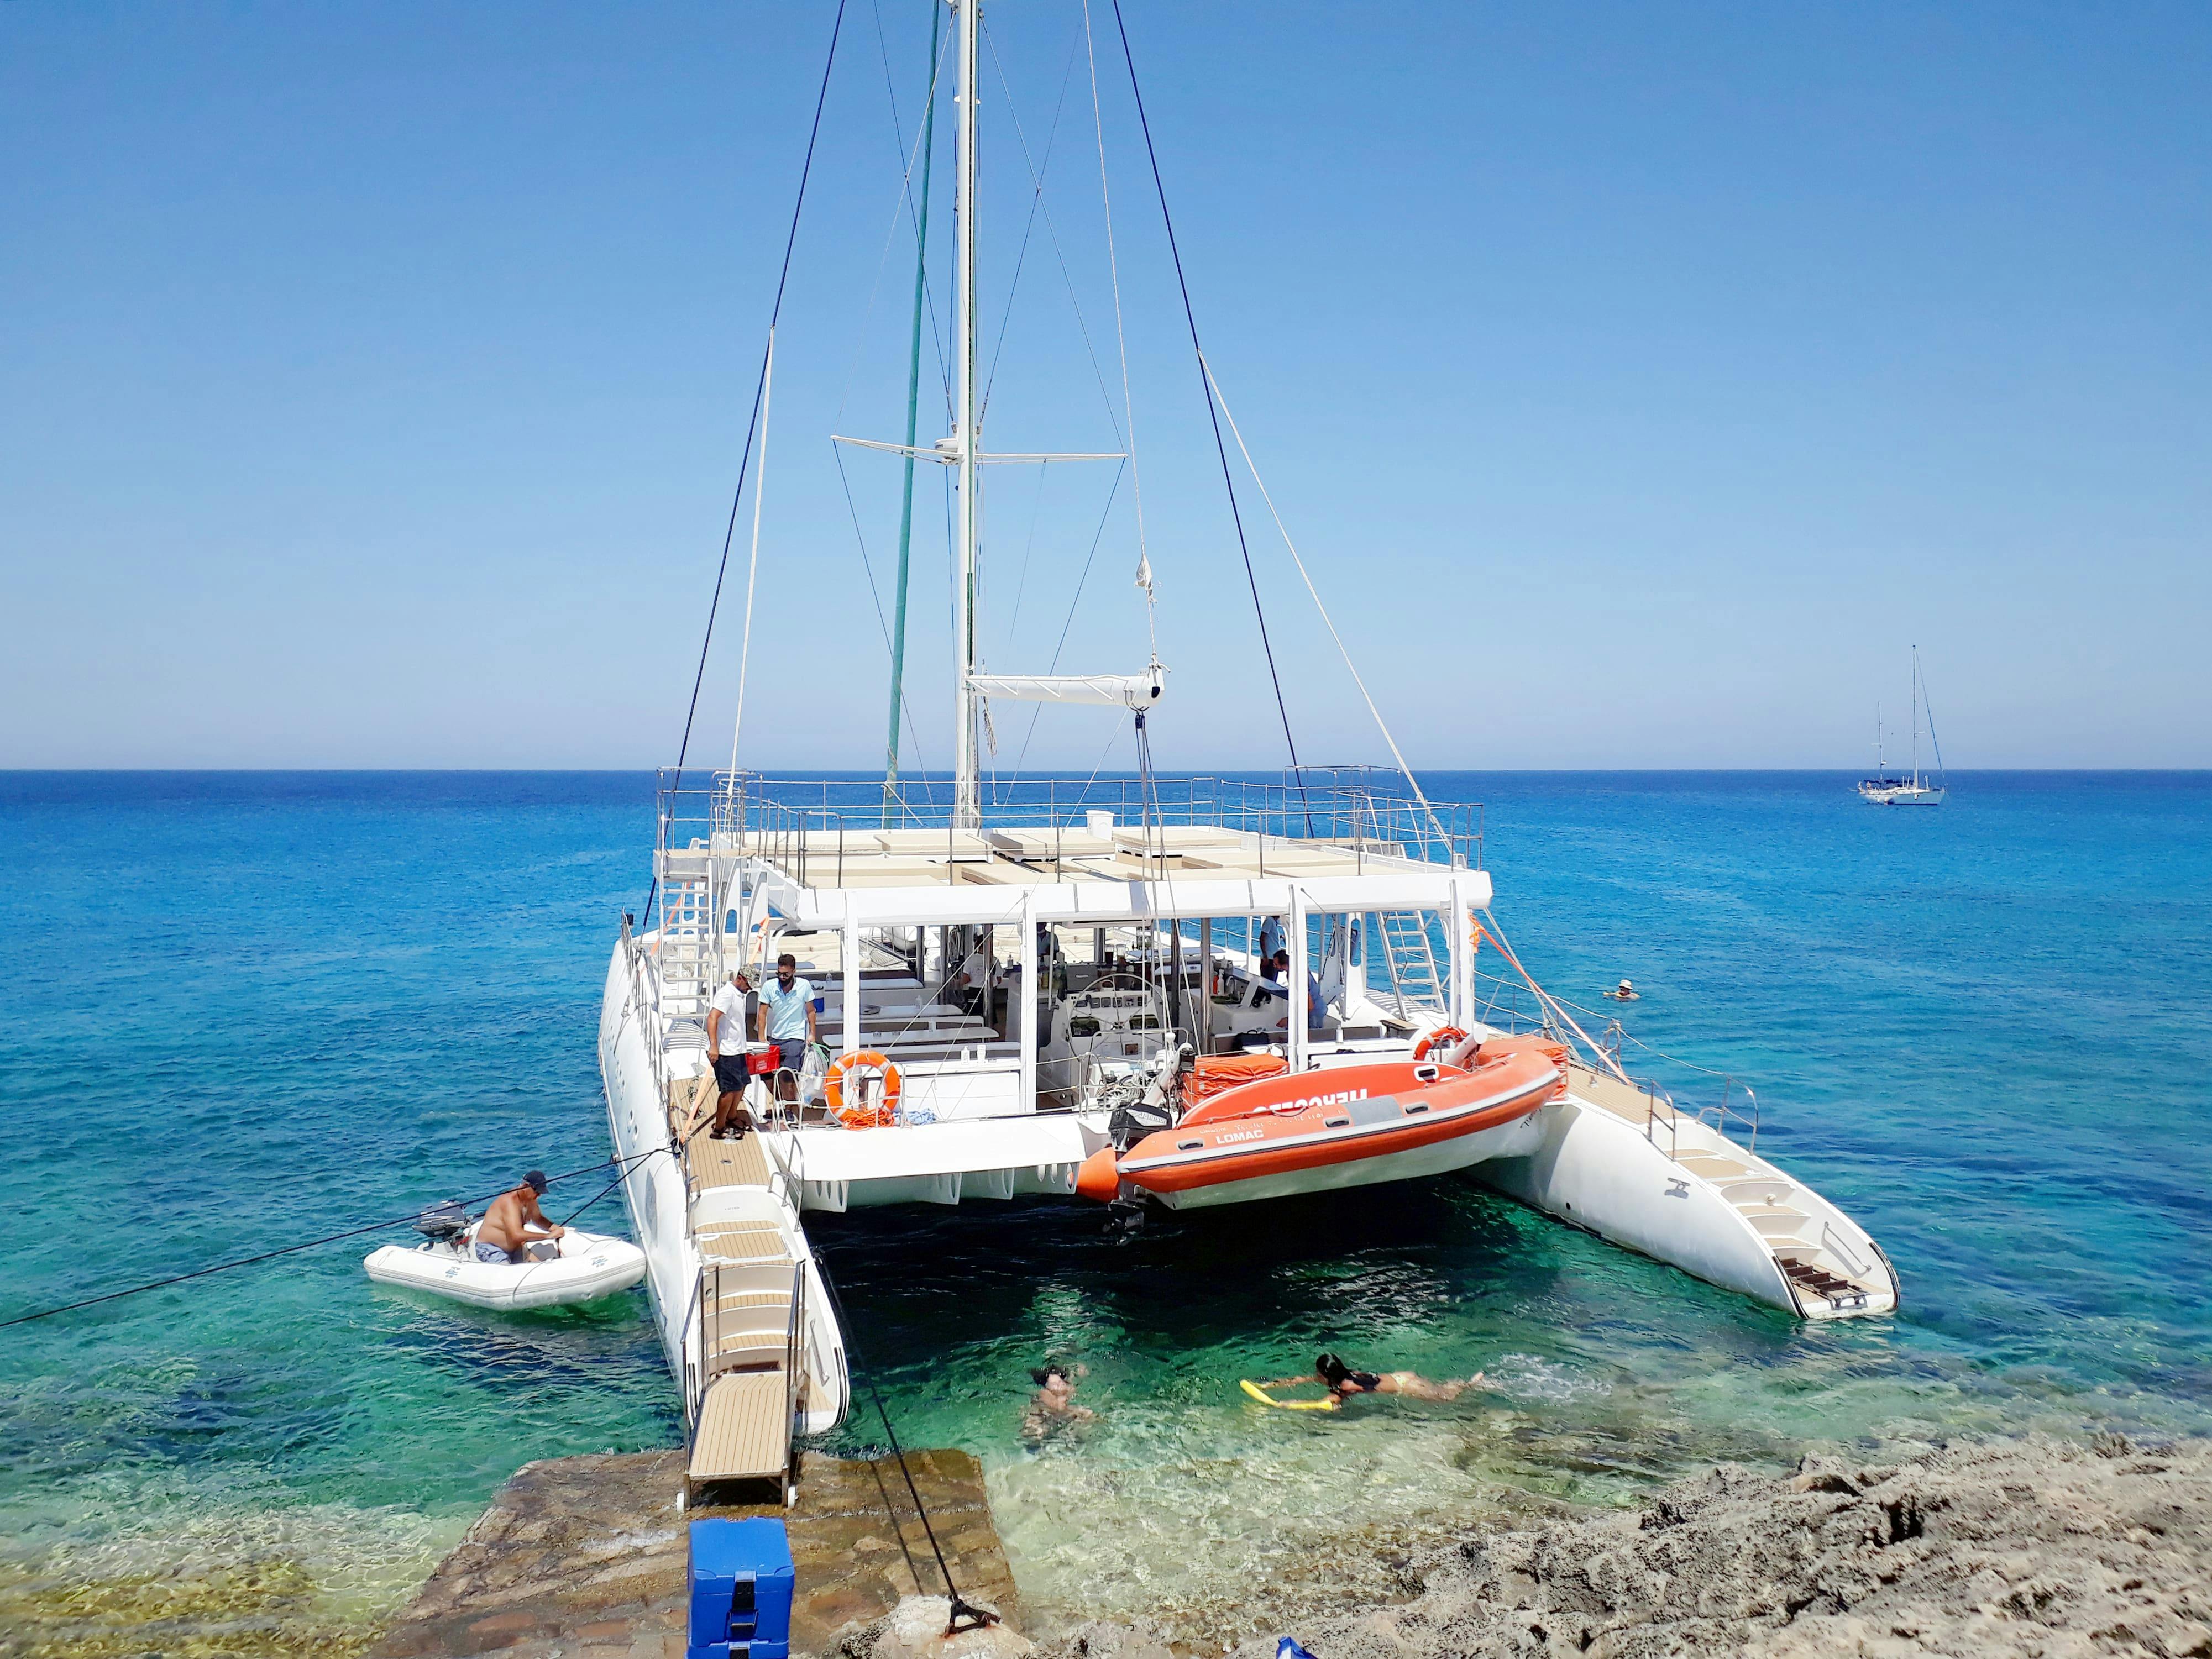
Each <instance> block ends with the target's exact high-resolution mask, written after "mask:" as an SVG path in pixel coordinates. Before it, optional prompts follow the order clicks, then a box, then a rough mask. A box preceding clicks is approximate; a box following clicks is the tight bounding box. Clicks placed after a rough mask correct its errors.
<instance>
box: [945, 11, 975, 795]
mask: <svg viewBox="0 0 2212 1659" xmlns="http://www.w3.org/2000/svg"><path fill="white" fill-rule="evenodd" d="M951 3H952V5H953V7H954V9H955V10H956V11H957V12H958V14H959V18H960V33H959V40H958V49H959V53H960V73H959V83H958V85H957V87H956V88H955V89H954V101H955V104H956V106H957V108H958V110H959V112H960V120H959V146H960V155H959V166H958V167H957V169H956V173H957V186H956V191H955V198H954V203H953V212H954V216H955V217H956V218H957V221H958V226H959V236H958V253H957V266H958V269H957V271H956V272H955V280H954V289H955V291H956V293H957V295H958V299H957V307H956V311H957V318H956V325H955V333H954V337H953V346H954V355H955V356H957V359H958V371H959V374H958V396H959V409H958V412H957V420H956V425H955V428H954V431H953V441H954V442H955V443H956V444H957V446H958V454H959V458H960V485H959V491H960V493H959V501H960V506H959V515H960V516H959V526H958V533H957V542H958V548H957V556H958V559H959V570H958V573H957V576H956V578H955V580H954V582H953V586H952V631H953V635H954V641H953V650H954V654H955V658H956V661H955V664H954V677H955V678H954V686H953V727H952V766H953V786H952V789H953V793H952V821H953V823H955V824H956V825H957V826H958V827H959V828H962V829H974V828H975V827H976V826H977V825H978V824H980V823H981V822H982V809H981V802H980V799H979V791H978V789H977V787H976V773H977V765H976V755H975V684H974V679H975V543H976V539H977V537H976V532H977V530H978V529H979V527H980V524H981V516H982V515H981V512H980V510H979V509H980V507H981V502H980V501H978V500H977V491H976V488H975V477H976V474H975V452H976V450H977V449H978V448H979V447H981V444H980V436H981V435H980V434H979V433H978V432H977V431H976V420H975V392H976V387H975V195H976V191H975V94H976V87H977V83H978V81H979V78H980V77H979V76H977V74H976V65H977V62H978V59H977V55H976V43H977V37H978V36H979V35H980V34H981V33H982V31H981V28H980V27H978V25H979V23H980V22H981V18H980V16H979V13H980V11H981V0H951Z"/></svg>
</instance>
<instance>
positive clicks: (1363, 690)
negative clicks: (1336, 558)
mask: <svg viewBox="0 0 2212 1659" xmlns="http://www.w3.org/2000/svg"><path fill="white" fill-rule="evenodd" d="M1198 363H1199V367H1200V368H1202V369H1204V370H1205V371H1206V384H1207V385H1208V386H1212V388H1213V395H1214V397H1215V398H1218V399H1219V400H1220V403H1221V418H1222V419H1223V420H1225V421H1226V422H1229V434H1230V435H1231V437H1233V438H1235V439H1236V440H1237V453H1239V454H1241V455H1243V458H1244V465H1245V466H1246V467H1247V468H1248V469H1249V471H1250V472H1251V474H1252V482H1253V483H1254V484H1255V485H1257V486H1258V488H1259V491H1260V499H1261V501H1265V502H1266V503H1267V513H1268V516H1269V517H1271V518H1273V520H1274V521H1275V528H1276V530H1277V531H1279V532H1281V535H1282V538H1283V545H1284V546H1285V547H1286V548H1288V549H1290V551H1291V563H1292V564H1294V565H1296V566H1297V568H1298V577H1299V580H1302V581H1304V583H1305V585H1306V592H1307V593H1308V594H1309V595H1310V596H1311V598H1312V599H1313V602H1314V609H1315V610H1316V611H1320V612H1321V619H1322V625H1323V626H1324V627H1326V628H1327V629H1328V636H1329V638H1331V639H1332V640H1334V641H1336V648H1337V652H1338V654H1340V656H1342V657H1343V659H1344V665H1345V668H1346V670H1347V671H1349V672H1350V674H1351V675H1352V684H1354V685H1356V686H1358V688H1359V695H1360V696H1361V697H1363V698H1364V699H1365V700H1366V703H1367V712H1368V713H1369V714H1372V715H1373V716H1374V717H1375V729H1376V731H1378V732H1381V733H1382V734H1383V742H1384V743H1386V744H1389V746H1390V757H1391V759H1393V760H1395V761H1396V762H1397V763H1398V770H1399V771H1400V772H1401V773H1402V774H1403V775H1404V776H1405V779H1406V782H1407V785H1408V786H1409V787H1411V788H1412V789H1413V799H1415V800H1417V801H1419V803H1420V804H1421V811H1423V813H1425V815H1426V816H1427V817H1428V820H1429V827H1430V828H1431V829H1433V830H1435V831H1436V834H1437V840H1438V841H1439V842H1443V844H1444V846H1446V847H1447V848H1449V846H1450V844H1451V838H1450V837H1449V836H1447V835H1446V834H1445V833H1444V827H1443V823H1441V822H1440V821H1439V820H1438V819H1437V813H1436V809H1435V808H1434V807H1432V806H1431V805H1429V798H1428V797H1427V796H1426V795H1425V794H1423V793H1421V785H1420V781H1419V779H1418V778H1416V777H1414V775H1413V768H1412V767H1410V766H1408V765H1407V764H1406V757H1405V755H1404V754H1403V753H1402V752H1401V750H1400V749H1399V747H1398V740H1397V738H1394V737H1392V736H1391V735H1390V727H1389V723H1388V722H1386V721H1385V720H1383V711H1382V710H1381V709H1380V708H1376V706H1375V697H1374V695H1373V694H1372V693H1371V692H1370V691H1369V690H1368V689H1367V682H1366V681H1365V680H1364V679H1362V678H1360V677H1359V665H1358V664H1357V663H1355V662H1353V661H1352V648H1351V647H1349V646H1347V645H1346V644H1345V642H1344V635H1341V634H1340V633H1338V632H1337V631H1336V622H1335V619H1334V617H1331V616H1330V615H1329V614H1328V606H1327V605H1323V604H1322V602H1321V592H1320V590H1319V589H1318V588H1316V587H1315V586H1314V579H1313V577H1312V576H1311V575H1310V574H1309V573H1308V572H1307V570H1306V562H1305V561H1304V559H1303V558H1301V557H1299V556H1298V548H1297V543H1296V542H1293V541H1292V540H1291V532H1290V527H1289V526H1287V525H1285V524H1284V522H1283V515H1282V513H1279V512H1278V511H1277V510H1276V507H1275V498H1274V497H1273V495H1269V494H1268V493H1267V480H1266V479H1265V478H1262V477H1261V476H1260V468H1259V465H1258V464H1257V463H1256V462H1255V461H1254V460H1253V459H1252V452H1251V450H1250V449H1249V447H1246V445H1245V442H1244V435H1243V433H1242V432H1240V431H1239V430H1237V416H1236V415H1235V414H1234V413H1233V412H1231V410H1230V407H1229V399H1228V398H1225V397H1224V396H1223V395H1222V391H1221V383H1220V382H1219V381H1218V380H1215V379H1214V378H1213V365H1212V363H1209V362H1206V354H1205V353H1204V352H1200V354H1199V358H1198Z"/></svg>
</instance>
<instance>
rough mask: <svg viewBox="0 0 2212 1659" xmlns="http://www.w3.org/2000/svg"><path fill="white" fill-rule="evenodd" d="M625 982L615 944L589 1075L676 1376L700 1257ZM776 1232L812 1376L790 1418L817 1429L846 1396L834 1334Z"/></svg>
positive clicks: (687, 1337) (687, 1367) (813, 1267)
mask: <svg viewBox="0 0 2212 1659" xmlns="http://www.w3.org/2000/svg"><path fill="white" fill-rule="evenodd" d="M630 988H631V987H630V969H629V963H628V960H627V957H626V952H625V948H624V946H623V945H621V944H619V943H617V945H616V947H615V951H614V957H613V960H612V961H611V963H609V964H608V968H607V981H606V993H605V1000H604V1001H603V1002H602V1004H601V1006H600V1012H599V1075H600V1079H601V1081H602V1084H603V1085H604V1086H605V1092H606V1101H607V1127H608V1129H609V1131H610V1133H612V1135H613V1137H614V1143H615V1156H616V1157H617V1158H618V1159H621V1160H623V1162H624V1164H627V1166H628V1168H627V1172H626V1173H625V1175H624V1176H623V1198H624V1199H625V1200H627V1201H628V1202H629V1213H630V1225H631V1227H632V1228H633V1230H634V1231H635V1233H636V1235H637V1240H638V1243H639V1245H640V1246H641V1248H642V1249H644V1251H645V1258H646V1274H645V1285H646V1291H647V1295H648V1297H649V1298H650V1300H651V1302H652V1305H653V1323H654V1326H655V1327H656V1328H657V1329H658V1331H659V1336H660V1346H661V1352H662V1354H663V1356H664V1358H665V1359H666V1360H667V1362H668V1370H669V1375H670V1376H672V1377H674V1378H676V1379H678V1382H679V1383H682V1382H683V1380H684V1379H685V1378H686V1377H689V1376H692V1375H693V1374H694V1373H695V1372H696V1370H698V1367H699V1363H700V1342H701V1334H700V1331H699V1328H698V1290H699V1270H700V1256H699V1252H698V1250H697V1249H696V1247H695V1246H694V1244H693V1243H692V1241H691V1238H690V1188H689V1187H688V1186H687V1185H686V1183H685V1181H684V1170H683V1169H682V1167H681V1166H680V1165H679V1164H678V1163H677V1160H676V1156H675V1153H674V1152H673V1151H672V1150H671V1148H670V1146H669V1144H668V1129H667V1118H666V1115H665V1109H664V1108H663V1107H662V1105H661V1103H660V1101H659V1097H658V1094H657V1092H656V1091H655V1089H654V1086H653V1066H652V1061H651V1059H650V1057H649V1054H648V1052H647V1046H646V1045H647V1042H649V1041H653V1040H656V1039H654V1037H653V1035H652V1034H651V1033H649V1032H647V1030H644V1029H643V1028H644V1027H645V1025H646V1024H647V1021H649V1020H650V1019H651V1018H653V1017H652V1015H651V1013H650V1012H648V1011H647V1010H646V1009H645V1008H644V1006H642V1003H641V1000H639V999H637V998H635V997H633V996H632V995H631V994H630ZM632 1160H635V1161H634V1162H633V1161H632ZM786 1231H787V1237H788V1239H789V1242H790V1244H791V1247H792V1254H793V1255H794V1256H796V1257H797V1258H798V1259H799V1266H800V1269H801V1271H802V1272H803V1273H804V1274H805V1309H806V1315H805V1325H806V1329H805V1336H804V1345H805V1364H806V1367H807V1371H808V1374H809V1376H810V1377H811V1378H812V1379H813V1383H812V1387H811V1390H810V1393H809V1395H808V1403H807V1406H806V1408H805V1412H804V1413H803V1414H802V1416H801V1419H800V1425H799V1426H800V1431H801V1432H803V1433H806V1434H826V1433H828V1432H829V1431H830V1430H831V1429H833V1428H835V1427H836V1426H837V1424H838V1423H839V1422H840V1421H841V1420H842V1419H843V1417H844V1414H845V1410H846V1407H847V1405H848V1395H849V1383H848V1376H847V1372H846V1366H845V1356H844V1341H843V1337H842V1333H841V1332H840V1331H839V1330H838V1328H837V1322H836V1316H835V1314H834V1312H833V1311H832V1310H833V1308H834V1306H835V1304H833V1303H832V1302H831V1301H830V1299H829V1291H828V1287H827V1286H826V1285H824V1283H823V1279H822V1273H821V1269H820V1267H818V1266H817V1264H816V1262H815V1261H814V1256H813V1253H812V1251H811V1249H808V1248H807V1246H806V1243H805V1236H804V1234H802V1233H800V1232H799V1229H798V1226H797V1225H796V1223H795V1221H794V1222H793V1223H792V1224H791V1225H789V1226H788V1227H787V1230H786Z"/></svg>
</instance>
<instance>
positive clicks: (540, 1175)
mask: <svg viewBox="0 0 2212 1659" xmlns="http://www.w3.org/2000/svg"><path fill="white" fill-rule="evenodd" d="M522 1184H523V1185H524V1186H526V1187H527V1188H530V1190H531V1191H532V1192H533V1193H542V1192H544V1190H545V1171H544V1170H532V1171H531V1172H530V1173H529V1174H528V1175H526V1176H523V1177H522Z"/></svg>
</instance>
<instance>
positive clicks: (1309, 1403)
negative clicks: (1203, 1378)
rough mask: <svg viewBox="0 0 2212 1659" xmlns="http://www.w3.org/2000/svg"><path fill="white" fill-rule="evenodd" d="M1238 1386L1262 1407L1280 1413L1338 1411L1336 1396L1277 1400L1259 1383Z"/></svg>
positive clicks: (1241, 1383) (1244, 1383)
mask: <svg viewBox="0 0 2212 1659" xmlns="http://www.w3.org/2000/svg"><path fill="white" fill-rule="evenodd" d="M1237 1387H1238V1388H1240V1389H1243V1390H1244V1392H1245V1393H1247V1394H1249V1395H1251V1396H1252V1398H1253V1399H1255V1400H1256V1401H1259V1402H1260V1403H1261V1405H1263V1406H1273V1407H1276V1408H1277V1409H1278V1410H1279V1411H1286V1412H1333V1411H1334V1410H1335V1409H1336V1396H1335V1395H1329V1396H1328V1398H1327V1399H1326V1400H1277V1399H1274V1398H1273V1396H1271V1395H1269V1394H1268V1393H1267V1390H1266V1389H1263V1388H1261V1386H1260V1385H1259V1384H1258V1383H1253V1382H1249V1381H1248V1382H1240V1383H1237Z"/></svg>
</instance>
